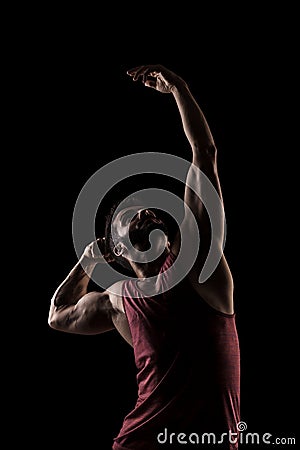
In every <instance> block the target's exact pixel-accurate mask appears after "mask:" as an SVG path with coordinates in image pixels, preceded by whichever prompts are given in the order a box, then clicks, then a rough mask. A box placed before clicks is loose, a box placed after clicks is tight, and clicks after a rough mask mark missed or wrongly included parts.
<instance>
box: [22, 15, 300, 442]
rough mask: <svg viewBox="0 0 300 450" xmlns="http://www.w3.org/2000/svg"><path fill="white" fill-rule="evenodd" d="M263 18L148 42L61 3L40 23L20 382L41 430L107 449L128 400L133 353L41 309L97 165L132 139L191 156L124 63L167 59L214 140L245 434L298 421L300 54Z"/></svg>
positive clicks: (167, 102) (174, 118) (289, 429)
mask: <svg viewBox="0 0 300 450" xmlns="http://www.w3.org/2000/svg"><path fill="white" fill-rule="evenodd" d="M257 17H258V16H257ZM257 17H256V20H254V21H253V20H252V21H251V20H249V23H248V24H247V27H245V25H246V24H245V23H244V22H243V21H240V22H235V21H232V23H231V27H229V28H230V30H229V28H228V29H226V27H224V28H225V30H223V29H222V30H221V31H219V35H217V37H216V35H215V33H214V32H213V31H212V30H211V33H202V34H199V35H197V34H196V35H195V36H194V35H193V36H192V35H185V36H183V35H182V34H181V33H180V32H179V30H180V27H179V28H178V32H176V27H175V29H174V30H173V34H172V33H171V34H167V35H165V34H164V33H163V32H162V30H160V33H158V35H157V34H156V33H153V36H151V38H152V39H153V41H152V42H153V45H152V44H151V39H148V41H147V48H143V39H142V37H141V36H139V38H138V39H137V40H138V41H139V42H136V32H134V31H133V30H130V31H128V32H127V33H125V34H126V42H124V41H123V39H122V38H123V36H124V35H122V33H121V32H120V33H119V34H118V30H117V28H114V29H111V30H110V33H109V34H107V33H106V34H104V35H101V36H99V35H98V33H97V26H92V27H91V29H90V28H89V26H88V24H87V23H85V24H84V26H83V27H80V26H78V22H76V24H75V23H71V21H70V22H68V21H67V20H66V16H65V20H64V21H63V22H62V23H60V22H59V20H58V19H56V20H55V21H54V25H55V26H54V27H53V28H51V27H49V28H47V30H48V31H49V33H48V34H47V33H46V35H47V36H46V37H45V36H44V35H43V43H42V45H41V48H40V47H39V50H38V51H36V52H33V53H34V58H33V59H34V63H35V67H36V68H37V69H36V70H35V71H33V74H32V77H33V80H32V81H33V84H35V86H36V89H35V98H34V104H35V108H36V111H35V114H34V118H35V120H36V123H35V124H34V126H33V125H32V129H31V130H33V128H34V129H35V130H37V131H36V133H35V134H34V137H33V144H34V146H36V147H37V150H38V156H37V158H34V160H35V170H34V171H33V176H31V181H32V182H33V183H32V186H31V193H32V195H31V198H32V199H33V209H34V210H35V213H36V216H35V217H36V218H35V220H34V221H32V223H33V224H34V225H33V227H34V230H33V231H36V236H38V242H39V245H41V246H42V249H43V250H42V256H41V259H40V262H39V263H38V264H37V265H35V267H36V266H38V267H36V273H37V275H36V279H35V280H34V279H33V280H32V281H30V282H29V285H31V284H33V286H34V287H33V288H31V289H30V290H31V292H32V293H33V299H32V300H31V301H32V302H34V306H33V309H34V310H35V311H39V312H40V314H38V319H37V318H36V316H35V315H34V314H32V317H33V316H34V317H35V318H34V319H33V318H32V319H28V322H27V329H28V334H29V335H30V336H32V340H31V344H30V350H28V352H27V355H29V354H30V355H31V356H32V358H30V359H29V356H28V364H26V363H25V364H24V371H25V372H27V373H30V378H31V383H32V384H30V385H28V386H25V387H24V390H25V391H26V392H25V397H26V400H24V402H23V407H25V410H26V411H27V407H28V406H30V404H33V409H31V413H30V417H31V418H32V419H33V421H34V422H35V423H37V422H39V425H38V427H37V428H42V429H43V431H44V438H43V442H44V441H45V442H46V441H47V439H48V438H47V436H49V440H50V441H51V442H54V443H55V442H59V443H61V445H62V448H63V446H64V445H65V448H71V447H72V446H74V445H75V446H76V445H77V444H78V443H79V442H81V443H82V446H81V448H85V449H93V448H101V449H103V450H109V448H110V445H111V442H112V438H113V437H114V436H115V435H116V434H117V433H118V430H119V428H120V426H121V423H122V419H123V418H124V416H125V414H126V413H127V412H128V411H129V410H130V408H131V407H132V406H133V404H134V402H135V395H136V385H135V368H134V361H133V353H132V350H131V348H129V346H128V345H127V344H126V343H125V342H123V341H122V339H121V337H120V336H119V335H118V334H117V333H116V332H110V333H107V334H103V335H99V336H76V335H69V334H65V333H60V332H57V331H54V330H52V329H50V328H49V326H48V323H47V316H48V310H49V305H50V300H51V296H52V295H53V292H54V291H55V289H56V288H57V286H58V285H59V283H60V282H61V281H62V280H63V279H64V277H65V276H66V275H67V273H68V272H69V270H70V269H71V268H72V267H73V265H74V264H75V263H76V260H77V258H76V254H75V251H74V248H73V241H72V214H73V208H74V205H75V202H76V199H77V196H78V194H79V192H80V191H81V189H82V187H83V185H84V184H85V182H86V181H87V180H88V179H89V177H90V176H92V175H93V174H94V173H95V172H96V171H97V170H98V169H99V168H101V167H102V166H104V165H105V164H107V163H108V162H110V161H113V160H114V159H116V158H119V157H121V156H124V155H128V154H132V153H136V152H148V151H157V152H159V151H162V152H166V153H170V154H174V155H178V156H181V157H183V158H185V159H189V158H190V156H191V154H190V149H189V146H188V143H187V141H186V139H185V137H184V133H183V130H182V127H181V122H180V119H179V115H178V112H177V109H176V105H175V103H174V101H173V99H172V97H171V96H166V95H165V96H164V95H161V94H159V93H157V92H155V91H153V90H151V89H146V88H144V87H143V86H142V85H141V84H140V83H133V82H132V80H131V79H130V78H129V77H128V76H127V75H126V70H127V69H129V68H132V67H135V66H137V65H140V64H148V63H160V64H163V65H165V66H166V67H169V68H170V69H172V70H174V71H175V72H177V73H178V74H179V75H181V76H182V77H183V78H184V79H185V80H186V81H187V82H188V84H189V86H190V89H191V91H192V92H193V94H194V96H195V97H196V99H197V100H198V102H199V104H200V105H201V107H202V109H203V111H204V113H205V115H206V118H207V120H208V122H209V125H210V127H211V130H212V133H213V135H214V138H215V141H216V144H217V147H218V152H219V160H218V163H219V175H220V179H221V184H222V189H223V195H224V201H225V209H226V218H227V225H228V230H227V242H226V248H225V253H226V256H227V259H228V261H229V264H230V266H231V269H232V272H233V276H234V280H235V307H236V313H237V326H238V331H239V336H240V344H241V412H242V415H241V416H242V420H243V421H245V422H246V423H247V424H248V431H250V432H261V433H265V432H270V433H272V434H273V435H274V436H284V437H288V436H293V435H294V434H295V431H296V428H295V422H296V421H295V417H294V412H293V410H294V406H295V389H296V376H295V375H294V374H295V365H296V364H295V362H296V344H295V342H296V336H295V335H296V333H295V323H294V318H295V300H296V299H295V296H296V295H295V292H294V289H293V288H292V285H293V280H294V278H293V277H292V276H291V273H292V264H293V263H292V261H291V259H290V257H289V255H290V253H289V252H290V249H291V248H293V245H294V244H293V240H294V234H293V232H292V230H291V228H292V226H291V221H292V206H291V204H290V203H289V194H290V191H291V189H292V187H293V181H292V179H291V170H290V166H291V160H290V149H291V146H292V145H293V144H292V142H290V138H289V112H290V107H291V106H290V103H289V101H290V98H291V95H292V94H293V92H291V91H290V83H289V79H288V77H287V76H286V74H287V72H289V71H290V61H291V59H292V55H291V53H290V52H289V51H288V48H287V46H286V45H283V43H282V39H281V37H282V34H281V32H280V31H279V30H278V29H277V28H276V27H275V26H274V28H272V27H271V24H270V23H269V25H270V28H266V24H265V22H264V23H263V24H262V23H261V22H260V20H259V19H258V18H257ZM79 24H80V21H79ZM40 26H41V29H42V24H41V25H40ZM113 36H115V39H116V43H114V44H113V40H114V39H113ZM285 38H286V40H287V41H289V38H288V37H286V35H285ZM291 39H292V38H291ZM157 42H161V45H159V46H158V44H157ZM175 42H176V44H175ZM288 43H289V42H288ZM156 46H157V47H159V48H158V49H157V50H156V48H155V47H156ZM161 47H164V51H162V49H161ZM141 182H142V180H141ZM165 183H166V184H165V186H170V189H172V185H171V184H168V183H169V181H165ZM23 217H24V215H23ZM34 260H35V258H34ZM35 311H34V312H35ZM27 394H29V395H28V397H27ZM33 399H34V400H33ZM27 414H28V412H27ZM25 416H26V413H24V419H26V417H25ZM28 433H29V434H30V436H31V442H33V441H35V442H39V439H40V438H37V435H36V434H35V433H34V432H33V430H32V428H28ZM48 433H49V434H48ZM58 435H59V437H58Z"/></svg>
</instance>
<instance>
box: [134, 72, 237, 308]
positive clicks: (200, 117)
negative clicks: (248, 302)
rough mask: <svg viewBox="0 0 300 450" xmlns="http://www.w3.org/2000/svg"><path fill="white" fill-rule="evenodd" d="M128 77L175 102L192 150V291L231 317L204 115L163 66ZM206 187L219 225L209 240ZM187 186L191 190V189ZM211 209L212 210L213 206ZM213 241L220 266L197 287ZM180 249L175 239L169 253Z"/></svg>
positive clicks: (213, 156)
mask: <svg viewBox="0 0 300 450" xmlns="http://www.w3.org/2000/svg"><path fill="white" fill-rule="evenodd" d="M128 75H130V76H131V77H132V78H133V80H134V81H137V80H141V81H142V82H143V83H144V85H145V86H147V87H150V88H153V89H155V90H156V91H158V92H161V93H165V94H172V95H173V97H174V99H175V101H176V104H177V107H178V110H179V113H180V117H181V121H182V125H183V129H184V132H185V135H186V137H187V139H188V141H189V143H190V147H191V150H192V164H191V167H190V170H189V172H188V175H187V180H186V188H185V196H184V200H185V205H186V206H188V207H189V208H190V209H191V210H192V212H193V215H194V217H195V219H196V221H197V224H198V228H199V232H200V248H199V253H198V258H197V260H196V263H195V266H194V267H193V269H192V271H191V273H190V279H191V282H192V283H193V286H194V287H195V289H196V290H197V291H198V292H199V293H200V295H202V297H204V298H205V299H206V300H207V301H208V302H209V303H210V304H211V305H212V306H214V307H216V308H217V309H220V310H222V311H223V312H229V313H231V312H232V311H233V282H232V276H231V273H230V270H229V267H228V265H227V262H226V260H225V257H224V255H223V243H224V221H223V219H224V217H223V198H222V192H221V186H220V181H219V177H218V170H217V149H216V145H215V142H214V139H213V136H212V133H211V130H210V128H209V126H208V123H207V120H206V118H205V116H204V113H203V111H202V110H201V108H200V106H199V105H198V103H197V102H196V100H195V98H194V97H193V95H192V93H191V91H190V89H189V87H188V85H187V83H186V82H185V81H184V80H183V79H182V78H181V77H179V76H178V75H176V74H175V73H174V72H172V71H170V70H169V69H166V68H165V67H164V66H161V65H147V66H140V67H136V68H134V69H131V70H129V71H128ZM203 174H204V176H203ZM208 185H209V186H211V185H212V186H213V187H214V189H215V193H216V196H215V198H216V199H217V204H218V205H217V206H218V208H219V213H220V214H219V218H218V220H219V224H221V225H220V228H219V233H218V235H217V236H212V233H211V220H210V217H209V215H208V212H207V209H206V207H205V206H204V203H203V199H204V198H207V186H208ZM189 186H193V188H194V189H191V188H189ZM206 206H207V205H206ZM212 206H213V208H214V205H212ZM181 232H182V233H187V234H186V235H187V236H191V233H190V224H189V220H188V216H187V215H186V216H185V218H184V220H183V223H182V225H181ZM212 240H214V245H215V246H216V247H217V248H218V251H219V253H220V263H219V264H218V266H217V268H216V270H215V271H214V272H213V274H212V275H211V276H210V278H209V279H208V280H207V281H205V282H204V283H203V284H201V283H199V274H200V273H201V271H202V269H203V266H204V264H205V261H206V258H207V256H208V252H209V249H210V245H211V242H212ZM179 249H180V239H179V237H177V239H175V242H174V243H173V245H172V251H173V252H174V253H175V254H177V253H178V252H179Z"/></svg>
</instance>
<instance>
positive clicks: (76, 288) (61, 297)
mask: <svg viewBox="0 0 300 450" xmlns="http://www.w3.org/2000/svg"><path fill="white" fill-rule="evenodd" d="M95 266H96V263H95V262H94V261H91V260H90V259H89V258H86V257H85V256H82V257H81V258H80V260H79V261H78V263H77V264H76V265H75V266H74V267H73V269H72V270H71V272H70V273H69V274H68V276H67V277H66V278H65V280H64V281H63V282H62V283H61V284H60V286H59V287H58V288H57V290H56V291H55V293H54V295H53V297H52V300H51V305H53V306H54V307H56V308H59V307H61V306H67V305H75V304H76V303H77V302H78V300H79V299H80V298H81V297H83V295H85V294H86V293H87V288H88V284H89V281H90V278H91V276H92V273H93V271H94V268H95Z"/></svg>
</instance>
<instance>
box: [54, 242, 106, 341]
mask: <svg viewBox="0 0 300 450" xmlns="http://www.w3.org/2000/svg"><path fill="white" fill-rule="evenodd" d="M91 245H94V243H93V244H91ZM91 245H90V246H88V247H87V249H86V250H85V252H84V254H83V255H82V257H81V258H80V260H79V261H78V262H77V264H76V265H75V266H74V267H73V269H72V270H71V271H70V273H69V274H68V276H67V277H66V278H65V280H64V281H63V282H62V283H61V284H60V286H59V287H58V288H57V289H56V291H55V293H54V295H53V296H52V299H51V304H50V310H49V316H48V324H49V326H50V327H51V328H53V329H55V330H59V331H65V332H68V333H77V334H98V333H103V332H105V331H109V330H112V329H114V325H113V322H112V315H113V312H114V311H113V308H112V305H111V302H110V299H109V295H108V294H107V293H105V292H103V293H102V292H88V284H89V281H90V278H91V275H92V273H93V271H94V269H95V267H96V265H97V259H96V258H93V257H91V254H93V252H91V249H92V247H91ZM98 262H99V259H98Z"/></svg>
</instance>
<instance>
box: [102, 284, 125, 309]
mask: <svg viewBox="0 0 300 450" xmlns="http://www.w3.org/2000/svg"><path fill="white" fill-rule="evenodd" d="M124 283H125V280H120V281H117V282H116V283H114V284H112V285H111V286H110V287H109V288H107V289H106V291H105V293H106V294H107V295H108V297H109V300H110V303H111V304H112V307H113V309H114V310H115V311H116V312H123V313H124V312H125V311H124V306H123V300H122V297H123V294H122V292H123V286H124Z"/></svg>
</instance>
